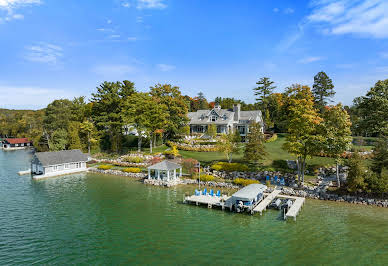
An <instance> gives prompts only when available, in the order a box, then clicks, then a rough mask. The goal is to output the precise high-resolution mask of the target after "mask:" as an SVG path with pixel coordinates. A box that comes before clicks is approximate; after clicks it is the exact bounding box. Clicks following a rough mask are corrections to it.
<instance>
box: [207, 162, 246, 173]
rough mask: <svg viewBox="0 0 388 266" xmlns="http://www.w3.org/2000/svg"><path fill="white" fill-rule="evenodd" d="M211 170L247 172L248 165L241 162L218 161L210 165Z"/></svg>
mask: <svg viewBox="0 0 388 266" xmlns="http://www.w3.org/2000/svg"><path fill="white" fill-rule="evenodd" d="M211 168H212V169H213V170H216V171H225V172H247V171H248V170H249V167H248V166H247V165H245V164H241V163H227V162H218V163H215V164H213V165H212V166H211Z"/></svg>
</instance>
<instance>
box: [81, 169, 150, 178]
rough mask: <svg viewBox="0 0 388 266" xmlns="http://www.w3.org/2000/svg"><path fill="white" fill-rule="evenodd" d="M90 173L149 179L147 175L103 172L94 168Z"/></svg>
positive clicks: (114, 171) (117, 171)
mask: <svg viewBox="0 0 388 266" xmlns="http://www.w3.org/2000/svg"><path fill="white" fill-rule="evenodd" d="M88 171H89V172H93V173H99V174H107V175H119V176H128V177H134V178H145V177H147V174H146V173H126V172H123V171H120V170H112V169H110V170H101V169H97V168H94V167H91V168H88Z"/></svg>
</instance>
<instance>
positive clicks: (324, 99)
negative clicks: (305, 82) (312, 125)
mask: <svg viewBox="0 0 388 266" xmlns="http://www.w3.org/2000/svg"><path fill="white" fill-rule="evenodd" d="M312 92H313V95H314V98H315V107H316V108H317V109H318V110H319V111H320V112H323V110H324V107H325V106H326V105H327V104H328V101H331V99H330V98H332V97H334V95H335V91H334V85H333V82H332V80H331V79H330V78H329V77H328V76H327V75H326V73H325V72H323V71H321V72H319V73H318V74H316V75H315V76H314V85H313V89H312Z"/></svg>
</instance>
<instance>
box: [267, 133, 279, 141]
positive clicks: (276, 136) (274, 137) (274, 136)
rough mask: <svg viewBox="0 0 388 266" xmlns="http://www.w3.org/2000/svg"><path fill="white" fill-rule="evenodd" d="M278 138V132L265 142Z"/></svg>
mask: <svg viewBox="0 0 388 266" xmlns="http://www.w3.org/2000/svg"><path fill="white" fill-rule="evenodd" d="M277 139H278V135H277V134H273V135H272V136H271V137H270V138H268V139H266V140H265V142H267V143H268V142H274V141H275V140H277Z"/></svg>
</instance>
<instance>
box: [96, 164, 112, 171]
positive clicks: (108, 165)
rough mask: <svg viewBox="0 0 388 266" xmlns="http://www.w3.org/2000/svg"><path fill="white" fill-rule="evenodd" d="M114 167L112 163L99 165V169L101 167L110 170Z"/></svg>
mask: <svg viewBox="0 0 388 266" xmlns="http://www.w3.org/2000/svg"><path fill="white" fill-rule="evenodd" d="M112 168H113V165H110V164H101V165H100V166H98V167H97V169H100V170H109V169H112Z"/></svg>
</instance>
